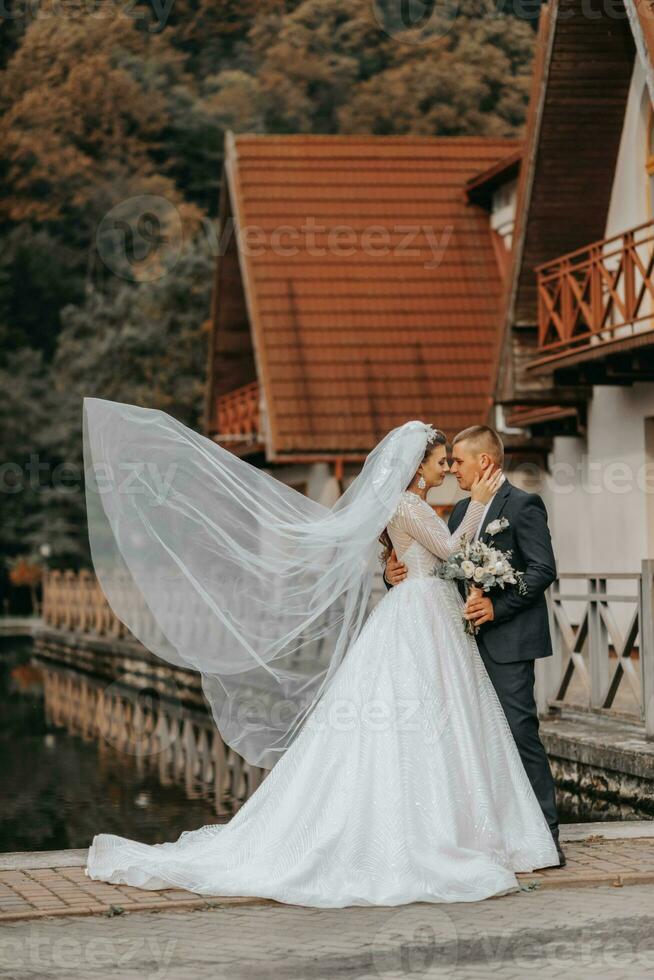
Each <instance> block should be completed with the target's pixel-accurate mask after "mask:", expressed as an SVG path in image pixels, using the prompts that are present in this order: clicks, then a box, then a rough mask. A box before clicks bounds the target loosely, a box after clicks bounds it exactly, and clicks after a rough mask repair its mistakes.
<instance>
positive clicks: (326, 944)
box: [0, 885, 654, 980]
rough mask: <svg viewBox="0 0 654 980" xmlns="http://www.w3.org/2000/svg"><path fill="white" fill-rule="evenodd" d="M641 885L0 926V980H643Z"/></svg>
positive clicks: (647, 963)
mask: <svg viewBox="0 0 654 980" xmlns="http://www.w3.org/2000/svg"><path fill="white" fill-rule="evenodd" d="M653 895H654V890H653V889H652V887H651V886H645V885H634V886H633V887H631V888H615V887H610V886H600V887H598V888H586V889H580V890H577V889H573V888H570V889H565V890H563V891H560V892H551V891H541V890H539V889H537V890H534V891H529V890H525V891H521V892H516V893H513V894H511V895H506V896H502V897H500V898H493V899H489V900H488V901H485V902H476V903H457V904H455V905H431V904H428V903H416V904H413V905H404V906H399V907H395V908H379V907H366V908H361V907H354V908H346V909H309V908H300V907H299V906H292V905H272V904H267V905H251V906H233V907H231V908H227V907H223V908H216V909H212V910H203V911H202V910H198V911H195V912H188V911H186V912H185V911H176V912H172V911H161V912H157V913H151V912H144V913H141V914H139V915H120V916H114V917H107V916H91V917H87V918H80V917H69V918H63V917H61V918H49V919H43V920H41V921H39V922H34V921H31V922H30V921H27V922H14V923H7V924H4V925H2V927H1V928H0V978H2V980H46V978H47V980H135V978H139V980H327V978H329V980H337V978H340V977H343V978H347V980H396V978H399V980H431V978H434V980H436V978H438V980H441V978H452V980H481V978H484V980H488V978H489V977H492V978H497V980H525V978H529V977H534V980H536V978H537V980H550V978H551V980H554V978H560V977H566V978H574V980H586V978H588V980H626V978H629V980H645V978H648V980H649V978H651V976H652V974H653V973H654V901H653Z"/></svg>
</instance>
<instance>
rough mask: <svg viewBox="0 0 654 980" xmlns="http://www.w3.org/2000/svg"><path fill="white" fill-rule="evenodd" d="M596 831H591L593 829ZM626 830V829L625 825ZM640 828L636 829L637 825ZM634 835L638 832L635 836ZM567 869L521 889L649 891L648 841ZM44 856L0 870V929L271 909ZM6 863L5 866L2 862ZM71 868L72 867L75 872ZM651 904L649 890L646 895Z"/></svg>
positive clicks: (525, 880)
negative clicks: (59, 919)
mask: <svg viewBox="0 0 654 980" xmlns="http://www.w3.org/2000/svg"><path fill="white" fill-rule="evenodd" d="M594 826H597V825H594ZM625 826H628V825H625ZM638 826H642V825H638ZM635 832H640V831H638V830H636V831H635ZM565 850H566V855H567V858H568V864H567V867H565V868H563V869H559V868H554V869H550V870H545V871H537V872H532V873H530V874H522V875H519V879H520V881H521V884H522V885H523V886H524V887H531V888H538V889H539V890H545V889H547V890H549V889H563V888H579V887H587V886H597V885H601V884H607V885H613V886H615V885H618V886H620V885H636V884H647V883H651V884H652V885H654V838H652V837H650V838H645V837H641V838H639V837H633V838H627V839H611V838H610V837H607V838H604V837H601V836H599V834H596V833H594V834H591V836H590V837H588V838H587V839H585V840H580V841H572V842H566V843H565ZM54 854H55V857H53V861H55V864H54V866H53V867H48V866H44V865H47V864H48V856H47V854H45V855H34V856H33V857H34V861H33V862H32V864H33V865H36V866H32V867H30V866H29V865H30V861H29V857H30V856H27V858H26V860H25V861H23V862H22V864H23V866H18V867H13V868H9V869H7V870H0V923H1V922H3V921H4V922H12V921H17V920H20V919H37V918H44V917H45V916H66V915H71V914H72V915H90V914H94V913H96V914H97V913H107V912H112V911H113V912H117V913H120V911H121V910H122V911H126V912H127V911H138V910H144V911H145V910H151V909H162V910H165V909H173V908H187V909H192V908H205V909H206V908H207V907H214V906H216V905H220V906H225V905H241V904H247V905H252V904H255V903H256V904H262V903H263V904H274V905H275V906H277V907H279V903H277V902H275V903H271V902H268V901H267V900H265V899H257V898H216V899H207V898H205V897H202V896H197V895H194V894H193V893H191V892H187V891H183V890H180V889H167V890H165V891H145V890H141V889H139V888H133V887H128V886H124V885H108V884H106V883H105V882H100V881H92V880H91V879H90V878H88V877H86V875H85V874H84V867H83V865H84V862H85V852H83V851H79V852H74V854H75V855H76V859H75V860H72V861H69V864H72V865H73V866H68V867H61V866H58V865H57V864H56V855H57V854H59V855H62V854H63V855H65V854H66V852H54ZM5 863H7V862H5ZM75 865H77V866H75ZM652 902H653V904H654V888H653V890H652Z"/></svg>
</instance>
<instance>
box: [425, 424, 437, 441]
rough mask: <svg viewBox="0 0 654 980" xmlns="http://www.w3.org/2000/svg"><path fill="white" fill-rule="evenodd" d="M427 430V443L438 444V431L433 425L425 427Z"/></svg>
mask: <svg viewBox="0 0 654 980" xmlns="http://www.w3.org/2000/svg"><path fill="white" fill-rule="evenodd" d="M425 429H426V430H427V442H436V439H437V438H438V436H439V432H438V429H435V428H434V426H433V425H425Z"/></svg>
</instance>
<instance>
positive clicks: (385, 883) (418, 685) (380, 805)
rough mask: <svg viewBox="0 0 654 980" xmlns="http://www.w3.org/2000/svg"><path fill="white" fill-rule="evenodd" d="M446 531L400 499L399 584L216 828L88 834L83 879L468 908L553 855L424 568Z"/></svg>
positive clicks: (512, 885) (483, 682)
mask: <svg viewBox="0 0 654 980" xmlns="http://www.w3.org/2000/svg"><path fill="white" fill-rule="evenodd" d="M482 513H483V505H482V504H477V503H474V502H473V503H472V504H471V505H470V507H469V508H468V513H467V515H466V518H465V520H464V522H463V524H462V525H461V526H460V527H459V529H458V530H457V532H456V533H455V534H454V535H450V534H449V532H448V530H447V526H446V525H445V524H444V522H443V521H442V520H441V519H440V518H439V517H438V516H437V515H436V514H435V513H434V511H433V510H432V508H431V507H430V506H429V504H427V503H426V502H425V501H423V500H421V499H420V498H419V497H418V496H417V495H416V494H414V493H412V492H410V491H405V492H404V493H403V494H402V497H401V500H400V504H399V506H398V508H397V511H396V513H395V515H394V516H393V519H392V520H391V522H390V524H389V527H388V530H389V534H390V536H391V540H392V541H393V544H394V545H395V548H396V550H397V553H398V555H399V556H400V557H401V558H402V559H403V561H404V562H405V564H406V565H407V569H408V575H407V578H406V579H405V581H403V582H402V583H401V584H400V585H398V586H396V587H395V588H394V589H391V590H390V591H389V592H388V594H387V595H386V596H384V598H383V599H382V600H381V601H380V602H379V603H378V604H377V606H376V607H375V608H374V609H373V611H372V613H371V614H370V616H369V618H368V620H367V622H366V623H365V625H364V627H363V629H362V631H361V633H360V635H359V637H358V638H357V640H356V642H355V643H354V644H353V645H352V646H351V648H350V649H349V650H348V652H347V654H346V656H345V658H344V659H343V662H342V663H341V665H340V666H339V668H338V670H337V671H336V673H335V675H334V677H333V679H332V682H331V684H330V685H329V686H328V687H327V688H326V690H325V693H324V695H323V696H322V698H321V699H320V701H319V702H318V704H317V705H316V707H315V709H314V710H313V711H312V713H311V714H310V715H309V717H308V718H307V720H306V722H305V723H304V727H303V728H302V730H301V731H300V733H299V734H298V736H297V737H296V739H295V741H294V742H293V743H292V744H291V745H290V747H289V748H288V749H287V750H286V752H285V754H284V755H283V756H282V757H281V759H280V760H279V762H277V764H276V765H275V766H274V768H273V769H272V770H271V771H270V772H269V773H268V775H267V776H266V778H265V779H264V781H263V782H262V783H261V785H260V786H259V787H258V789H257V790H256V792H255V793H254V794H253V795H252V796H251V797H250V798H249V799H248V800H247V801H246V802H245V804H244V805H243V806H242V807H241V809H240V810H239V811H238V812H237V813H236V814H235V816H234V817H233V818H232V819H231V820H230V821H229V823H227V824H223V825H220V824H217V825H207V826H205V827H201V828H199V829H198V830H194V831H185V832H184V833H182V835H181V836H180V837H179V839H178V840H177V841H174V842H169V843H165V844H154V845H147V844H141V843H138V842H136V841H131V840H127V839H125V838H122V837H117V836H115V835H111V834H99V835H97V836H96V837H95V838H94V840H93V843H92V846H91V848H90V850H89V855H88V864H87V874H88V875H89V876H90V877H91V878H94V879H99V880H104V881H109V882H114V883H123V884H128V885H137V886H139V887H140V888H148V889H158V888H166V887H179V888H184V889H188V890H190V891H193V892H197V893H200V894H203V895H220V896H234V895H242V896H258V897H261V898H273V899H276V900H277V901H280V902H286V903H290V904H297V905H305V906H315V907H321V908H328V907H343V906H349V905H402V904H405V903H408V902H420V901H423V902H458V901H461V902H471V901H477V900H479V899H484V898H488V897H489V896H491V895H497V894H503V893H506V892H509V891H512V890H514V889H516V888H517V886H518V883H517V879H516V877H515V872H516V871H530V870H533V869H534V868H538V867H545V866H547V865H552V864H556V863H557V862H558V858H557V851H556V847H555V845H554V842H553V840H552V836H551V833H550V831H549V828H548V825H547V822H546V820H545V817H544V816H543V813H542V811H541V809H540V807H539V804H538V801H537V799H536V796H535V794H534V792H533V789H532V787H531V784H530V782H529V779H528V777H527V775H526V772H525V770H524V767H523V765H522V762H521V759H520V756H519V754H518V750H517V748H516V745H515V742H514V741H513V737H512V735H511V732H510V729H509V726H508V723H507V721H506V718H505V716H504V713H503V711H502V708H501V705H500V703H499V701H498V698H497V695H496V693H495V690H494V688H493V685H492V683H491V681H490V679H489V677H488V674H487V672H486V669H485V667H484V664H483V662H482V660H481V657H480V654H479V651H478V648H477V644H476V642H475V641H474V639H473V638H471V637H468V636H467V635H466V634H465V633H464V631H463V627H462V622H461V612H462V600H461V597H460V596H459V593H458V591H457V589H456V586H455V585H454V584H453V583H451V582H445V581H443V580H441V579H438V578H436V577H434V576H433V574H432V571H433V568H434V565H435V563H436V560H438V559H443V558H445V557H447V555H448V554H449V553H450V552H451V551H452V550H453V549H454V548H455V547H456V545H457V543H458V542H459V541H460V538H461V536H462V535H463V534H464V533H466V532H468V533H470V532H474V531H475V530H476V528H477V526H478V525H479V522H480V519H481V515H482Z"/></svg>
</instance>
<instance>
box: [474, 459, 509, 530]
mask: <svg viewBox="0 0 654 980" xmlns="http://www.w3.org/2000/svg"><path fill="white" fill-rule="evenodd" d="M505 482H506V477H505V476H504V473H502V479H501V480H500V486H499V487H498V488H497V490H496V491H495V493H494V494H493V496H492V497H491V499H490V500H489V501H488V503H487V504H486V507H485V508H484V513H483V514H482V515H481V520H480V522H479V527H478V528H477V530H476V532H475V536H474V538H473V539H472V540H473V541H478V540H479V535H480V533H481V529H482V527H483V526H484V521H485V520H486V517H487V515H488V511H489V510H490V505H491V504H492V503H493V501H494V500H495V497H496V496H497V491H498V490H499V489H500V487H501V486H502V484H503V483H505Z"/></svg>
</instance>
